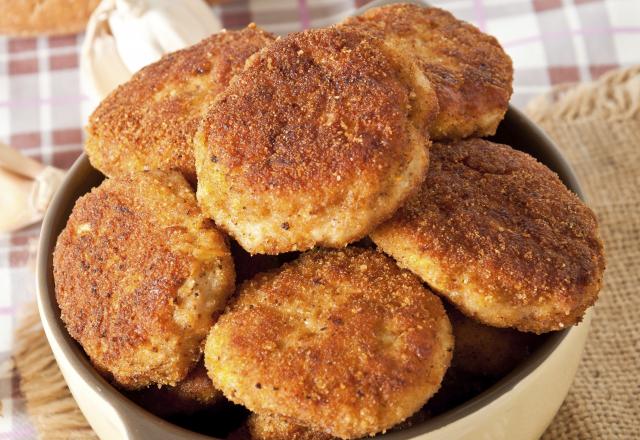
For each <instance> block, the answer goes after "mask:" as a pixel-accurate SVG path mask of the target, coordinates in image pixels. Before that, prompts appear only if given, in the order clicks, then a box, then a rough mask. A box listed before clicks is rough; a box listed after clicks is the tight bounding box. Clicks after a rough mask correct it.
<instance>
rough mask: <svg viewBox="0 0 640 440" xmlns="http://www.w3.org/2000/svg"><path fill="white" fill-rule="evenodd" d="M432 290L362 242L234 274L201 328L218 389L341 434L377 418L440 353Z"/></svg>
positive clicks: (387, 421) (432, 388)
mask: <svg viewBox="0 0 640 440" xmlns="http://www.w3.org/2000/svg"><path fill="white" fill-rule="evenodd" d="M452 349H453V337H452V334H451V325H450V323H449V320H448V318H447V315H446V313H445V310H444V307H443V306H442V303H441V301H440V299H439V298H438V297H437V296H436V295H434V294H432V293H431V292H430V291H428V290H427V289H426V288H425V287H423V285H422V284H421V283H420V281H419V280H418V278H417V277H415V276H414V275H413V274H411V273H410V272H408V271H403V270H401V269H399V268H398V266H397V265H396V264H395V263H394V262H393V261H392V260H391V259H390V258H388V257H386V256H385V255H383V254H381V253H378V252H376V251H373V250H368V249H360V248H354V247H351V248H346V249H344V250H336V251H328V250H316V251H311V252H309V253H306V254H304V255H303V256H302V257H300V258H299V259H298V260H296V261H294V262H292V263H287V264H285V265H284V266H282V267H281V268H279V269H276V270H274V271H270V272H267V273H263V274H259V275H257V276H256V277H255V278H253V279H252V280H250V281H247V282H245V283H244V284H243V285H242V286H241V287H240V288H239V291H238V293H237V296H236V297H235V301H234V302H233V303H232V304H231V305H230V307H229V308H228V309H227V311H226V312H225V313H224V314H223V315H222V316H221V317H220V319H219V321H218V322H217V323H216V324H215V325H214V327H213V328H212V330H211V333H210V334H209V336H208V338H207V343H206V347H205V365H206V367H207V371H208V372H209V376H210V377H211V379H212V380H213V383H214V385H215V386H216V387H217V388H219V389H220V390H221V391H222V392H223V393H224V395H225V396H226V397H227V398H228V399H230V400H232V401H234V402H236V403H241V404H243V405H245V406H246V407H247V408H248V409H249V410H251V411H253V412H256V413H258V414H277V415H279V416H283V417H286V418H289V419H291V420H293V421H295V423H297V424H300V425H304V426H308V427H309V428H310V429H312V430H315V431H319V432H324V433H327V434H331V435H333V436H336V437H340V438H345V439H349V438H358V437H361V436H365V435H373V434H375V433H378V432H381V431H384V430H387V429H389V428H391V427H392V426H394V425H396V424H397V423H399V422H402V421H403V420H405V419H406V418H407V417H409V416H411V415H412V414H413V413H415V412H416V411H417V410H418V409H419V408H420V407H422V405H423V404H424V403H425V402H426V401H427V400H428V399H429V398H430V397H431V396H432V395H433V394H434V393H435V392H436V391H437V390H438V388H439V387H440V382H441V380H442V377H443V376H444V373H445V371H446V369H447V367H448V366H449V362H450V360H451V352H452Z"/></svg>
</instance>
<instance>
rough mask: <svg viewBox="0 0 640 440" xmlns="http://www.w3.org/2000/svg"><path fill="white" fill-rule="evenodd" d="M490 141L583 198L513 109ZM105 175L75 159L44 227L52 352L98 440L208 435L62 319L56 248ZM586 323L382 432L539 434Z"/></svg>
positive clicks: (192, 439) (42, 289)
mask: <svg viewBox="0 0 640 440" xmlns="http://www.w3.org/2000/svg"><path fill="white" fill-rule="evenodd" d="M495 140H497V141H502V142H504V143H507V144H509V145H512V146H514V147H516V148H518V149H522V150H523V151H526V152H528V153H530V154H532V155H533V156H535V157H536V158H538V160H540V161H541V162H543V163H545V164H546V165H547V166H549V167H550V168H551V169H552V170H554V171H556V172H557V173H558V174H559V175H560V177H561V178H562V180H563V181H564V183H565V184H566V185H567V186H568V187H569V188H571V189H572V190H573V191H575V192H576V193H577V194H578V195H580V196H582V194H581V191H580V188H579V186H578V183H577V181H576V178H575V176H574V174H573V172H572V171H571V168H570V167H569V165H568V164H567V163H566V161H565V160H564V159H563V158H562V156H561V155H560V153H559V152H558V150H557V148H556V147H555V146H554V145H553V144H552V143H551V141H550V140H549V139H548V138H547V137H546V136H545V135H544V134H543V133H542V132H541V131H540V130H539V129H538V128H536V127H535V125H534V124H533V123H532V122H530V121H529V120H528V119H527V118H526V117H524V116H523V115H522V114H521V113H520V112H518V111H517V110H515V109H513V108H512V109H510V110H509V112H508V113H507V116H506V118H505V120H504V121H503V122H502V124H501V125H500V129H499V131H498V134H497V135H496V137H495ZM102 179H103V177H102V175H101V174H100V173H99V172H98V171H96V170H95V169H93V168H92V167H91V165H90V164H89V161H88V160H87V158H86V156H84V155H83V156H82V157H80V159H78V161H77V162H76V163H75V164H74V166H73V167H72V168H71V170H70V172H69V174H68V176H67V178H66V180H65V182H64V183H63V185H62V187H61V188H60V190H59V192H58V194H57V195H56V196H55V198H54V200H53V202H52V204H51V207H50V208H49V211H48V212H47V215H46V218H45V220H44V223H43V225H42V235H41V239H40V247H39V252H38V265H37V271H38V273H37V278H38V286H37V287H38V305H39V309H40V316H41V318H42V323H43V325H44V329H45V332H46V335H47V338H48V340H49V343H50V344H51V348H52V349H53V353H54V355H55V357H56V360H57V361H58V365H59V366H60V369H61V370H62V373H63V375H64V377H65V380H66V381H67V384H68V385H69V388H70V389H71V392H72V393H73V396H74V397H75V399H76V401H77V402H78V405H79V406H80V409H81V410H82V412H83V413H84V415H85V416H86V417H87V420H88V421H89V423H90V424H91V426H92V427H93V429H94V430H95V431H96V433H98V435H99V436H100V437H101V438H102V439H105V440H112V439H131V440H142V439H154V440H169V439H188V440H196V439H204V438H209V439H210V438H211V437H205V436H203V435H200V434H196V433H194V432H192V431H188V430H186V429H183V428H181V427H179V426H177V425H173V424H171V423H169V422H167V421H165V420H163V419H160V418H158V417H156V416H154V415H152V414H151V413H149V412H147V411H145V410H144V409H143V408H141V407H139V406H137V405H136V404H135V403H133V402H132V401H130V400H129V399H128V398H127V397H125V396H124V395H123V394H121V393H120V392H119V391H118V390H116V389H115V388H113V387H112V386H111V385H110V384H109V383H107V382H106V381H105V380H104V379H103V378H102V377H100V376H99V375H98V374H97V373H96V371H95V370H94V369H93V368H92V367H91V365H90V364H89V361H88V360H87V357H86V356H85V354H84V352H83V351H82V349H81V348H80V346H79V345H78V344H77V343H75V341H73V340H72V339H71V337H70V336H69V334H68V333H67V332H66V330H65V327H64V325H63V323H62V321H61V320H60V310H59V309H58V305H57V303H56V300H55V294H54V285H53V274H52V252H53V248H54V246H55V242H56V238H57V236H58V234H59V233H60V231H61V230H62V229H63V228H64V226H65V224H66V221H67V218H68V216H69V213H70V211H71V209H72V207H73V205H74V203H75V201H76V199H77V198H78V197H80V196H81V195H83V194H85V193H86V192H88V191H89V190H90V189H91V188H92V187H94V186H96V185H98V184H99V183H100V182H101V181H102ZM589 321H590V315H589V314H587V317H586V318H585V320H584V322H583V323H582V324H580V325H579V326H576V327H573V328H571V329H567V330H565V331H562V332H558V333H554V334H552V335H550V336H549V337H548V339H546V340H545V342H544V343H543V344H542V345H541V346H540V347H539V348H538V349H537V350H536V351H535V352H534V353H533V355H532V356H531V357H530V358H528V359H527V360H526V361H525V362H524V363H523V365H520V366H519V367H518V368H516V370H515V371H513V372H512V373H511V374H509V375H508V376H507V377H505V378H503V379H502V380H501V381H499V382H498V383H497V384H495V385H494V386H493V387H491V388H490V389H488V390H487V391H485V392H484V393H482V394H481V395H479V396H477V397H476V398H474V399H472V400H470V401H468V402H466V403H464V404H462V405H460V406H459V407H457V408H454V409H452V410H450V411H448V412H446V413H444V414H442V415H439V416H437V417H434V418H433V419H431V420H428V421H427V422H425V423H423V424H420V425H417V426H414V427H412V428H410V429H407V430H404V431H401V432H395V433H390V434H386V435H384V436H380V437H381V438H385V439H388V440H392V439H393V440H400V439H424V440H427V439H429V440H455V439H468V440H471V439H473V440H479V439H487V440H488V439H491V440H517V439H523V440H524V439H526V440H532V439H537V438H538V437H540V435H541V434H542V433H543V432H544V430H545V429H546V427H547V426H548V425H549V423H550V422H551V419H552V418H553V416H554V414H555V413H556V412H557V410H558V408H559V407H560V404H561V403H562V401H563V400H564V398H565V396H566V394H567V391H568V389H569V386H570V385H571V382H572V380H573V377H574V375H575V372H576V368H577V366H578V362H579V361H580V357H581V355H582V350H583V347H584V343H585V339H586V335H587V330H588V327H589ZM224 417H225V416H223V415H220V420H218V421H217V420H216V417H215V416H214V417H212V418H211V419H210V421H208V423H211V424H214V425H215V424H216V423H221V422H222V420H224Z"/></svg>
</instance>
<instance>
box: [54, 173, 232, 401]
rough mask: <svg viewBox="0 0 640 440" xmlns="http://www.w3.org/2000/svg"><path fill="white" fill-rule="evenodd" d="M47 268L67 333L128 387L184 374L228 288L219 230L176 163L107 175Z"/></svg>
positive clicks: (80, 207) (227, 258) (78, 210)
mask: <svg viewBox="0 0 640 440" xmlns="http://www.w3.org/2000/svg"><path fill="white" fill-rule="evenodd" d="M53 272H54V280H55V291H56V298H57V300H58V304H59V306H60V310H61V315H62V320H63V321H64V323H65V324H66V327H67V330H68V331H69V334H70V335H71V336H72V337H73V338H74V339H76V340H77V341H78V342H79V343H80V345H82V347H83V348H84V350H85V351H86V353H87V355H89V358H90V359H91V361H92V362H93V363H94V364H95V365H96V366H97V368H98V369H99V370H102V371H104V372H106V373H108V374H110V375H111V376H112V378H113V380H114V381H115V383H116V384H117V385H119V386H121V387H124V388H128V389H136V388H143V387H146V386H149V385H153V384H158V385H175V384H177V383H178V382H180V381H181V380H183V379H184V378H185V376H187V374H188V373H189V371H190V370H191V369H192V368H193V366H194V365H195V363H196V362H197V360H198V359H199V358H200V356H201V353H202V342H203V340H204V338H205V337H206V335H207V332H208V331H209V329H210V328H211V325H212V324H213V322H214V318H215V315H216V314H218V313H219V312H221V311H222V310H223V309H224V307H225V305H226V301H227V298H228V296H229V295H230V294H231V293H232V291H233V288H234V269H233V260H232V258H231V253H230V251H229V247H228V244H227V242H226V238H225V236H224V235H223V234H222V233H221V232H219V231H218V230H217V229H216V228H215V226H214V225H213V223H212V222H211V221H210V220H208V219H206V218H204V217H203V216H202V214H201V212H200V209H199V208H198V206H197V204H196V198H195V194H194V193H193V190H192V189H191V186H190V185H189V183H188V182H187V181H186V180H185V179H184V178H183V177H182V176H181V175H180V174H179V173H178V172H175V171H169V172H162V171H151V172H143V173H138V174H132V175H130V176H127V177H123V178H114V179H108V180H105V181H104V182H103V183H102V184H101V185H100V186H98V187H97V188H94V189H93V190H92V191H91V192H90V193H88V194H86V195H84V196H83V197H81V198H80V199H78V201H77V202H76V205H75V207H74V208H73V211H72V212H71V215H70V216H69V220H68V222H67V225H66V227H65V229H64V230H63V231H62V233H61V234H60V236H59V237H58V242H57V244H56V248H55V251H54V255H53Z"/></svg>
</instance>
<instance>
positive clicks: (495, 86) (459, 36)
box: [339, 4, 513, 140]
mask: <svg viewBox="0 0 640 440" xmlns="http://www.w3.org/2000/svg"><path fill="white" fill-rule="evenodd" d="M339 26H340V27H348V28H355V29H360V30H364V31H366V32H370V33H372V34H373V35H376V36H378V37H380V38H382V39H383V40H384V41H385V42H386V44H387V45H388V46H390V47H392V48H394V49H395V50H397V51H398V52H400V53H404V54H406V55H407V56H408V57H409V58H411V59H412V60H413V61H414V62H415V63H416V64H417V65H418V66H419V68H420V69H421V71H422V72H423V73H424V75H425V76H426V77H427V78H428V80H429V81H430V82H431V84H432V85H433V87H434V88H435V91H436V95H437V97H438V105H439V109H440V111H439V113H438V116H437V117H436V120H435V123H433V124H432V125H431V127H430V128H429V135H430V137H431V139H433V140H443V139H459V138H465V137H469V136H488V135H492V134H494V133H495V131H496V128H497V127H498V124H499V123H500V121H501V120H502V118H503V117H504V114H505V112H506V111H507V106H508V104H509V98H510V97H511V93H512V81H513V66H512V64H511V59H510V58H509V56H508V55H507V54H506V53H505V52H504V50H503V49H502V47H501V46H500V44H499V43H498V41H497V40H496V39H495V38H493V37H492V36H489V35H486V34H484V33H482V32H481V31H480V30H479V29H478V28H476V27H475V26H472V25H471V24H469V23H465V22H464V21H461V20H458V19H456V18H455V17H454V16H453V15H451V14H450V13H449V12H447V11H444V10H442V9H438V8H431V7H423V6H418V5H413V4H394V5H389V6H382V7H379V8H374V9H370V10H368V11H366V12H365V13H364V14H362V15H361V16H357V17H351V18H348V19H347V20H346V21H345V22H343V23H342V24H341V25H339Z"/></svg>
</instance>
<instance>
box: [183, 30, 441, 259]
mask: <svg viewBox="0 0 640 440" xmlns="http://www.w3.org/2000/svg"><path fill="white" fill-rule="evenodd" d="M397 59H398V58H397V56H396V55H395V54H392V53H391V51H390V50H388V49H386V48H385V47H384V44H383V43H382V42H381V41H380V40H378V39H375V38H373V37H370V36H366V35H365V34H363V33H360V32H356V31H353V30H337V29H321V30H310V31H305V32H300V33H295V34H291V35H289V36H287V37H285V38H281V39H279V40H277V41H276V42H274V43H273V44H271V45H270V46H268V47H267V48H265V49H263V50H262V51H261V52H259V53H258V54H256V55H255V56H254V57H252V58H251V59H250V60H249V61H248V62H247V66H246V67H245V70H244V71H243V72H242V73H240V74H238V75H237V76H236V77H235V78H234V80H233V81H232V82H231V84H230V85H229V87H228V88H227V90H225V91H224V92H223V93H222V94H220V95H219V96H218V98H217V99H216V102H215V103H214V104H213V105H212V106H211V107H210V108H209V111H208V113H207V115H206V117H205V118H204V119H203V123H202V125H201V129H200V131H199V132H198V134H197V136H196V141H195V152H196V169H197V172H198V201H199V203H200V206H201V207H202V209H203V211H204V212H205V213H206V214H207V215H209V216H211V217H212V218H213V219H214V220H215V222H216V224H217V225H218V226H220V227H221V228H222V229H224V230H226V231H227V232H228V233H229V234H230V235H232V236H233V237H234V238H235V239H236V240H237V241H238V242H239V243H240V244H241V245H242V247H243V248H244V249H246V250H247V251H248V252H250V253H252V254H255V253H265V254H278V253H283V252H289V251H300V250H306V249H310V248H312V247H314V246H324V247H343V246H345V245H346V244H348V243H350V242H352V241H355V240H358V239H360V238H362V237H363V236H365V235H366V234H367V233H368V232H369V231H370V230H372V229H373V228H374V227H375V226H377V225H378V224H379V223H380V222H382V221H384V220H386V219H387V218H389V217H390V216H391V215H392V214H393V212H394V211H395V210H396V209H397V208H398V206H400V205H401V204H402V203H403V202H404V201H405V199H406V198H407V197H408V196H409V195H410V193H411V192H412V191H413V190H414V189H415V188H416V187H417V186H418V185H419V184H420V182H422V180H423V179H424V176H425V173H426V169H427V166H428V140H427V139H426V138H425V136H424V134H423V133H422V132H423V130H420V129H419V128H417V127H416V126H415V125H414V123H413V122H412V115H413V113H412V105H411V99H412V98H411V97H412V96H413V95H412V93H413V92H412V87H410V86H409V84H408V83H407V79H406V77H407V75H406V72H403V71H401V69H400V68H399V67H397V66H398V63H397ZM427 84H428V83H427ZM433 105H434V106H435V105H436V104H435V100H434V101H433ZM434 108H435V107H434ZM420 112H424V109H422V110H420Z"/></svg>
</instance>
